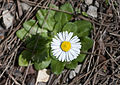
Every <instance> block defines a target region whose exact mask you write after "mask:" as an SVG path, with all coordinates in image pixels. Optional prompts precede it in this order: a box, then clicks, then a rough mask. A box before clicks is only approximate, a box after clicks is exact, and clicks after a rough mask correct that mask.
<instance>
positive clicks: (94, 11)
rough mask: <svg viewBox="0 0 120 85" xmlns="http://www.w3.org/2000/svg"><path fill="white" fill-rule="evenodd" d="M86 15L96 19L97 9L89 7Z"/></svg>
mask: <svg viewBox="0 0 120 85" xmlns="http://www.w3.org/2000/svg"><path fill="white" fill-rule="evenodd" d="M87 14H88V15H90V16H92V17H95V18H96V17H97V7H95V6H89V8H88V10H87Z"/></svg>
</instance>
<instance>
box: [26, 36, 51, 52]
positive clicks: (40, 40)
mask: <svg viewBox="0 0 120 85" xmlns="http://www.w3.org/2000/svg"><path fill="white" fill-rule="evenodd" d="M48 43H49V40H48V38H46V37H42V36H40V35H34V36H32V38H31V41H30V42H29V43H28V44H27V45H26V47H27V48H28V49H31V50H33V49H34V50H43V49H44V48H46V47H47V46H48V45H47V44H48ZM35 46H36V47H35Z"/></svg>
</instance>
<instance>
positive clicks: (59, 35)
mask: <svg viewBox="0 0 120 85" xmlns="http://www.w3.org/2000/svg"><path fill="white" fill-rule="evenodd" d="M58 37H59V38H60V40H61V41H64V40H63V35H62V33H61V32H60V33H58Z"/></svg>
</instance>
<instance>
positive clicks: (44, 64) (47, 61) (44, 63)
mask: <svg viewBox="0 0 120 85" xmlns="http://www.w3.org/2000/svg"><path fill="white" fill-rule="evenodd" d="M50 62H51V58H50V57H47V58H46V59H45V60H43V61H42V62H35V63H34V66H35V69H36V70H41V69H44V68H47V67H48V66H49V64H50Z"/></svg>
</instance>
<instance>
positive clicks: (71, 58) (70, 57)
mask: <svg viewBox="0 0 120 85" xmlns="http://www.w3.org/2000/svg"><path fill="white" fill-rule="evenodd" d="M68 54H69V60H70V61H72V60H73V59H74V57H73V56H72V54H71V53H70V52H69V53H68Z"/></svg>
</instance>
